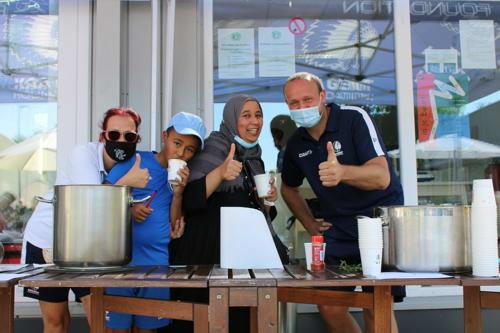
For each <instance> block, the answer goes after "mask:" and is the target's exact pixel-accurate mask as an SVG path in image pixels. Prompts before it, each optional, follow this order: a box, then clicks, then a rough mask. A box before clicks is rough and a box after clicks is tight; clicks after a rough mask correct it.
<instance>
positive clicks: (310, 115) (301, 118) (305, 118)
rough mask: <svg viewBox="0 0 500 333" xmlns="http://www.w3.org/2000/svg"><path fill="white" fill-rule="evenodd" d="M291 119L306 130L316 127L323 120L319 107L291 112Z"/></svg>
mask: <svg viewBox="0 0 500 333" xmlns="http://www.w3.org/2000/svg"><path fill="white" fill-rule="evenodd" d="M290 118H292V120H293V121H294V122H295V124H297V126H302V127H305V128H311V127H314V126H316V125H317V124H318V123H319V121H320V120H321V114H320V113H319V105H317V106H313V107H310V108H304V109H298V110H290Z"/></svg>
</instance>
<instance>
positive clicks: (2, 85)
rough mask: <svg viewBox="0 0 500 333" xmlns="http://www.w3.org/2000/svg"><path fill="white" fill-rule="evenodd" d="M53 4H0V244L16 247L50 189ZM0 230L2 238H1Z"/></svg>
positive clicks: (53, 130) (55, 5)
mask: <svg viewBox="0 0 500 333" xmlns="http://www.w3.org/2000/svg"><path fill="white" fill-rule="evenodd" d="M57 47H58V2H57V1H52V0H37V1H35V0H30V1H28V0H20V1H2V2H0V118H1V119H2V121H1V122H0V236H1V237H2V238H1V239H0V241H2V242H4V243H6V242H7V243H9V242H10V243H13V244H14V243H15V244H19V242H20V241H21V238H22V230H23V227H24V225H25V223H26V222H27V220H28V218H29V216H30V215H31V212H32V210H33V208H34V205H35V201H34V196H35V195H41V194H43V193H45V192H46V191H47V190H48V189H49V188H50V187H51V186H52V185H53V183H54V180H55V168H56V156H55V154H56V146H57V145H56V143H57V138H56V126H57ZM2 229H3V232H2Z"/></svg>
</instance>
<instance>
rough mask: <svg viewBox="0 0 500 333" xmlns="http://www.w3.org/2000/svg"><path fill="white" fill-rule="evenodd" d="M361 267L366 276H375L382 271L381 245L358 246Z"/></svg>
mask: <svg viewBox="0 0 500 333" xmlns="http://www.w3.org/2000/svg"><path fill="white" fill-rule="evenodd" d="M359 253H360V254H361V267H362V268H363V275H364V276H366V277H377V276H378V275H380V273H381V272H382V247H379V248H360V249H359Z"/></svg>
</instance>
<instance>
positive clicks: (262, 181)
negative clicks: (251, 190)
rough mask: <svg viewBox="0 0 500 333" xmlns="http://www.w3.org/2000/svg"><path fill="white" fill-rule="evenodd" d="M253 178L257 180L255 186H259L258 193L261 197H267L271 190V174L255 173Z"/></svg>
mask: <svg viewBox="0 0 500 333" xmlns="http://www.w3.org/2000/svg"><path fill="white" fill-rule="evenodd" d="M253 178H254V180H255V187H257V194H258V195H259V198H265V197H267V193H269V191H270V190H271V184H269V181H270V180H271V177H270V175H269V174H268V173H263V174H261V175H255V176H254V177H253Z"/></svg>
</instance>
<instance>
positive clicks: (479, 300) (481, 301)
mask: <svg viewBox="0 0 500 333" xmlns="http://www.w3.org/2000/svg"><path fill="white" fill-rule="evenodd" d="M460 280H461V283H462V286H463V289H464V332H465V333H479V332H481V331H482V323H481V309H500V293H497V292H488V291H481V286H499V285H500V278H493V277H491V278H479V277H473V276H471V275H468V276H467V275H463V276H462V277H461V278H460Z"/></svg>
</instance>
